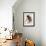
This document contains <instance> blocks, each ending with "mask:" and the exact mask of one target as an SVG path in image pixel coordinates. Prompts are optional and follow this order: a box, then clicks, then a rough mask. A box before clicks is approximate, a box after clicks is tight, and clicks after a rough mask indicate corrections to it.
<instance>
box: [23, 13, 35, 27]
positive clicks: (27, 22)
mask: <svg viewBox="0 0 46 46" xmlns="http://www.w3.org/2000/svg"><path fill="white" fill-rule="evenodd" d="M34 25H35V12H24V13H23V26H29V27H30V26H34Z"/></svg>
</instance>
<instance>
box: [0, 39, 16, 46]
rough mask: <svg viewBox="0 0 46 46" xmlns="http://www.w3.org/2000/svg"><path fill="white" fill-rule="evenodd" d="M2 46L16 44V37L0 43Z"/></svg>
mask: <svg viewBox="0 0 46 46" xmlns="http://www.w3.org/2000/svg"><path fill="white" fill-rule="evenodd" d="M0 46H16V44H15V39H13V40H6V42H4V43H2V44H0Z"/></svg>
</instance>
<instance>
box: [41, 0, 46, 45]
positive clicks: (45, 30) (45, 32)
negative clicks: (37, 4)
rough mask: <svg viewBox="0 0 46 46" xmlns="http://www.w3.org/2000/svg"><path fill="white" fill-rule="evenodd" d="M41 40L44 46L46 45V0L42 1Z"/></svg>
mask: <svg viewBox="0 0 46 46" xmlns="http://www.w3.org/2000/svg"><path fill="white" fill-rule="evenodd" d="M41 40H42V46H46V0H42V1H41Z"/></svg>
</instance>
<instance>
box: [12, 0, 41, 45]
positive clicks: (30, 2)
mask: <svg viewBox="0 0 46 46" xmlns="http://www.w3.org/2000/svg"><path fill="white" fill-rule="evenodd" d="M18 2H19V1H18ZM16 4H17V5H18V3H16ZM14 6H15V7H13V12H14V19H15V22H14V24H15V29H17V31H18V32H22V33H23V37H24V38H25V39H26V38H27V39H31V40H34V42H35V44H36V46H41V34H40V32H41V29H40V27H41V26H40V22H41V20H40V16H41V1H40V0H23V1H22V2H21V3H20V4H19V5H18V6H17V7H16V5H14ZM23 12H35V27H23Z"/></svg>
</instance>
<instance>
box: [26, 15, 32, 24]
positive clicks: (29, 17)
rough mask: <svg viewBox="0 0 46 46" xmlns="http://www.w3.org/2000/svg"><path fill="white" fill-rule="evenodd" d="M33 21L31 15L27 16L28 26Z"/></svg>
mask: <svg viewBox="0 0 46 46" xmlns="http://www.w3.org/2000/svg"><path fill="white" fill-rule="evenodd" d="M31 21H32V18H31V16H30V15H27V16H26V20H25V23H26V24H29V23H30V22H31Z"/></svg>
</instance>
